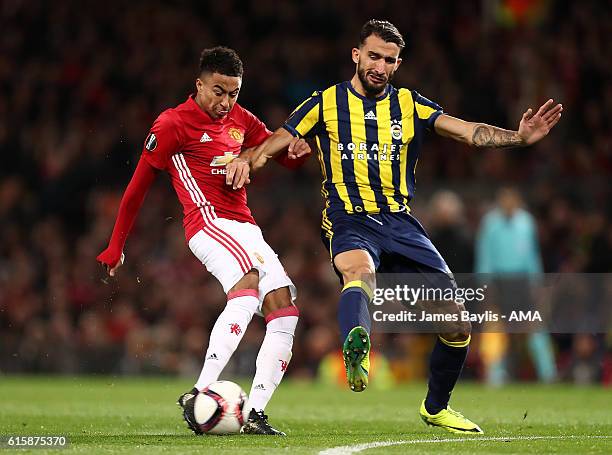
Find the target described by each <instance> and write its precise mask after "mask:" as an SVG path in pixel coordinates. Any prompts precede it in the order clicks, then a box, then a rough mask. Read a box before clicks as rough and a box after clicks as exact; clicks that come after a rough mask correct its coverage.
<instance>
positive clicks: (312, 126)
mask: <svg viewBox="0 0 612 455" xmlns="http://www.w3.org/2000/svg"><path fill="white" fill-rule="evenodd" d="M321 121H322V119H321V92H315V93H313V94H312V96H311V97H310V98H308V99H307V100H306V101H304V102H303V103H302V104H300V105H299V106H298V107H297V108H296V109H295V110H294V111H293V113H292V114H291V115H290V116H289V118H288V119H287V121H286V122H285V124H284V125H283V127H284V128H285V129H286V130H287V131H289V132H290V133H291V134H292V135H294V136H299V137H313V136H315V135H316V133H317V129H318V127H319V126H320V124H321Z"/></svg>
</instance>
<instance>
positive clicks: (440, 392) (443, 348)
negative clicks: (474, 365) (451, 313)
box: [425, 337, 471, 414]
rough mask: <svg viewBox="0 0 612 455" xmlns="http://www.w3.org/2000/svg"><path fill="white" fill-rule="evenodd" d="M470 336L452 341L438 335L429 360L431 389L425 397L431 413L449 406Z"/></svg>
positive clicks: (426, 405)
mask: <svg viewBox="0 0 612 455" xmlns="http://www.w3.org/2000/svg"><path fill="white" fill-rule="evenodd" d="M470 338H471V337H470ZM470 338H468V339H467V340H465V341H459V342H451V341H446V340H444V341H443V340H442V338H441V337H438V340H437V341H436V345H435V346H434V348H433V351H432V353H431V359H430V361H429V390H428V391H427V398H425V409H427V412H429V413H430V414H437V413H438V412H440V411H441V410H442V409H445V408H446V407H447V406H448V401H449V400H450V394H451V392H452V391H453V389H454V387H455V384H456V383H457V379H459V375H460V374H461V370H462V369H463V364H464V363H465V358H466V357H467V353H468V345H469V343H470Z"/></svg>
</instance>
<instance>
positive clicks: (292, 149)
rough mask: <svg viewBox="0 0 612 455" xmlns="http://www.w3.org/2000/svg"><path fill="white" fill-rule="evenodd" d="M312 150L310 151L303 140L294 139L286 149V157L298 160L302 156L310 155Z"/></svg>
mask: <svg viewBox="0 0 612 455" xmlns="http://www.w3.org/2000/svg"><path fill="white" fill-rule="evenodd" d="M311 153H312V150H311V149H310V145H308V142H306V141H305V140H304V139H300V138H299V137H294V138H293V139H292V140H291V142H290V143H289V148H288V149H287V156H288V157H289V158H290V159H292V160H295V159H298V158H300V157H302V156H306V155H310V154H311Z"/></svg>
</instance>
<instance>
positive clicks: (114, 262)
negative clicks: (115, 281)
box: [96, 248, 125, 276]
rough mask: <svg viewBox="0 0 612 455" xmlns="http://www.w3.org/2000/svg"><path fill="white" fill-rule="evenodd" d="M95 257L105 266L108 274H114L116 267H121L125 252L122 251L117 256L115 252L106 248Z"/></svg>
mask: <svg viewBox="0 0 612 455" xmlns="http://www.w3.org/2000/svg"><path fill="white" fill-rule="evenodd" d="M96 259H97V261H98V262H99V263H100V264H102V266H103V267H104V268H105V270H106V273H108V274H109V275H110V276H115V273H117V269H118V268H119V267H121V266H122V265H123V262H124V261H125V254H123V252H122V253H121V255H120V256H119V257H117V254H116V253H114V252H112V251H110V250H109V249H108V248H107V249H105V250H104V251H102V252H101V253H100V254H99V255H98V257H97V258H96Z"/></svg>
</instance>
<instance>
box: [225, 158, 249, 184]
mask: <svg viewBox="0 0 612 455" xmlns="http://www.w3.org/2000/svg"><path fill="white" fill-rule="evenodd" d="M225 170H226V171H227V174H226V176H225V183H226V184H228V185H231V186H232V188H233V189H235V190H238V189H240V188H242V187H243V186H244V185H246V184H248V183H251V179H250V178H249V173H250V172H251V167H250V166H249V162H248V161H247V160H245V159H243V158H240V157H237V158H234V159H233V160H232V161H231V162H229V163H228V164H227V166H225Z"/></svg>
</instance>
